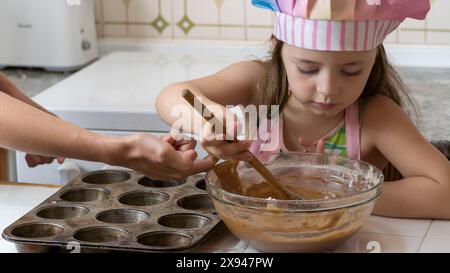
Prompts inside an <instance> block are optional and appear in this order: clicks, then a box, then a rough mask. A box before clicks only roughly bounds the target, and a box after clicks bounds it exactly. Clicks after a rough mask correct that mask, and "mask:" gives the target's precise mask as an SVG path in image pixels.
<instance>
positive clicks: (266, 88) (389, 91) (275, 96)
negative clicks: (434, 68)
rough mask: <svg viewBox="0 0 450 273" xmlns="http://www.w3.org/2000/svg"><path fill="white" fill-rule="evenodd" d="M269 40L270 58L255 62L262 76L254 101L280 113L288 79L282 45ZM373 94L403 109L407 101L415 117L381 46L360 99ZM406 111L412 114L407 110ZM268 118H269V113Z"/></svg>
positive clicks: (286, 94)
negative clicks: (282, 55)
mask: <svg viewBox="0 0 450 273" xmlns="http://www.w3.org/2000/svg"><path fill="white" fill-rule="evenodd" d="M272 39H275V41H276V43H275V46H274V48H273V50H272V57H271V58H270V59H268V60H266V61H257V62H258V63H260V64H261V65H262V66H263V67H264V71H265V77H261V81H260V82H258V94H259V96H258V98H256V99H257V101H258V104H259V105H279V106H280V108H279V111H280V112H281V111H282V110H283V108H284V107H285V106H286V103H287V101H288V98H289V95H288V94H289V92H288V88H289V87H288V79H287V75H286V70H285V68H284V64H283V59H282V57H281V52H282V48H283V44H284V43H283V42H282V41H280V40H278V39H276V38H275V37H272ZM375 95H384V96H387V97H389V98H391V99H392V100H393V101H394V102H395V103H397V104H398V105H399V106H401V107H403V106H405V105H404V100H406V101H407V102H408V106H410V107H412V109H411V110H412V112H413V114H414V115H417V114H418V110H417V109H418V108H417V107H416V105H415V103H414V101H413V100H412V98H411V97H410V95H409V94H408V90H407V88H406V85H405V84H404V82H403V81H402V79H401V78H400V76H399V75H398V73H397V71H396V70H395V69H394V67H393V66H392V65H391V64H390V63H389V61H388V59H387V56H386V51H385V50H384V46H383V45H380V46H378V52H377V56H376V59H375V63H374V65H373V68H372V71H371V72H370V76H369V78H368V80H367V83H366V86H365V87H364V91H363V93H362V94H361V97H360V98H361V99H362V100H363V101H367V100H368V99H370V98H372V97H374V96H375ZM269 108H270V107H269ZM406 110H408V113H409V114H411V111H409V110H410V109H409V108H407V109H406ZM268 117H270V112H269V113H268Z"/></svg>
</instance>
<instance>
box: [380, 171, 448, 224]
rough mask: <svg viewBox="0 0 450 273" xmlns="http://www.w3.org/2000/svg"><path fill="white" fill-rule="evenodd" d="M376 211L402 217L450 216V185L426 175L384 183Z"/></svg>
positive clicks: (383, 214) (385, 214)
mask: <svg viewBox="0 0 450 273" xmlns="http://www.w3.org/2000/svg"><path fill="white" fill-rule="evenodd" d="M374 214H376V215H380V216H388V217H401V218H435V219H450V187H449V185H448V183H438V182H437V181H435V180H432V179H430V178H425V177H410V178H405V179H402V180H398V181H394V182H385V183H384V185H383V193H382V194H381V196H380V198H379V200H378V202H377V204H376V206H375V209H374Z"/></svg>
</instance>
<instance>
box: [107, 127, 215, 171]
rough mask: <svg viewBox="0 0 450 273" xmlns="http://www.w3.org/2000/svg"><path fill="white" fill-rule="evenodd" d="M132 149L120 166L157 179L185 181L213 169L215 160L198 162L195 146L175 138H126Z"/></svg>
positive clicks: (142, 135) (119, 163)
mask: <svg viewBox="0 0 450 273" xmlns="http://www.w3.org/2000/svg"><path fill="white" fill-rule="evenodd" d="M126 138H127V139H128V141H127V142H128V145H127V146H128V148H127V149H126V151H125V154H124V156H123V158H122V159H118V161H117V162H115V163H116V164H117V165H121V166H124V167H128V168H130V169H133V170H135V171H138V172H141V173H143V174H145V175H147V176H148V177H150V178H153V179H159V180H181V179H183V178H185V177H187V176H189V175H193V174H196V173H199V172H204V171H207V170H209V169H210V168H212V166H213V165H214V162H213V160H212V159H211V158H206V159H197V152H196V151H195V150H194V147H195V142H194V141H190V140H177V139H175V138H174V137H173V136H164V137H156V136H153V135H151V134H148V133H140V134H136V135H132V136H128V137H126Z"/></svg>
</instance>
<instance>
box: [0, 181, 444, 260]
mask: <svg viewBox="0 0 450 273" xmlns="http://www.w3.org/2000/svg"><path fill="white" fill-rule="evenodd" d="M57 190H58V188H47V187H36V186H15V185H0V230H1V231H3V230H4V229H5V228H6V227H7V226H9V225H11V224H12V223H13V222H14V221H16V220H17V219H18V218H20V217H21V216H22V215H24V214H26V213H27V212H28V211H30V210H31V209H32V208H34V207H35V206H37V205H38V204H39V203H41V202H42V201H44V200H45V199H47V198H48V197H49V196H50V195H52V194H53V193H55V192H56V191H57ZM370 246H375V251H377V250H378V249H379V250H380V252H408V253H411V252H446V253H450V221H437V220H412V219H394V218H385V217H377V216H370V218H369V220H368V222H367V223H366V224H365V225H364V226H363V228H362V229H361V230H360V231H359V232H358V233H357V234H355V235H354V236H353V237H352V238H351V239H350V240H349V241H347V242H346V243H345V244H344V245H342V246H340V247H339V248H338V249H336V250H335V252H371V250H373V249H374V248H370ZM368 247H369V249H368ZM198 251H200V252H233V253H236V252H247V253H251V252H257V251H255V250H254V249H253V248H252V247H251V246H249V245H248V243H246V242H243V241H240V240H239V239H238V238H236V237H235V236H234V235H232V234H231V233H230V232H229V231H228V229H227V228H225V227H223V228H220V229H218V230H216V232H214V234H213V235H212V236H211V237H210V238H209V239H208V240H207V241H206V242H205V243H204V244H203V245H202V246H201V247H200V248H198ZM9 252H17V250H16V248H15V246H14V244H12V243H9V242H7V241H5V240H4V239H3V238H1V239H0V253H9Z"/></svg>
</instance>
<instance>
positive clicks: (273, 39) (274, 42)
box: [271, 35, 277, 50]
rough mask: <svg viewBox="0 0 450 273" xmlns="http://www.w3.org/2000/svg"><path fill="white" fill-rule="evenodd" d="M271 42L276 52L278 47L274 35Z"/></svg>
mask: <svg viewBox="0 0 450 273" xmlns="http://www.w3.org/2000/svg"><path fill="white" fill-rule="evenodd" d="M271 42H272V50H274V49H275V46H276V45H277V39H276V38H275V36H273V35H272V38H271Z"/></svg>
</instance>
